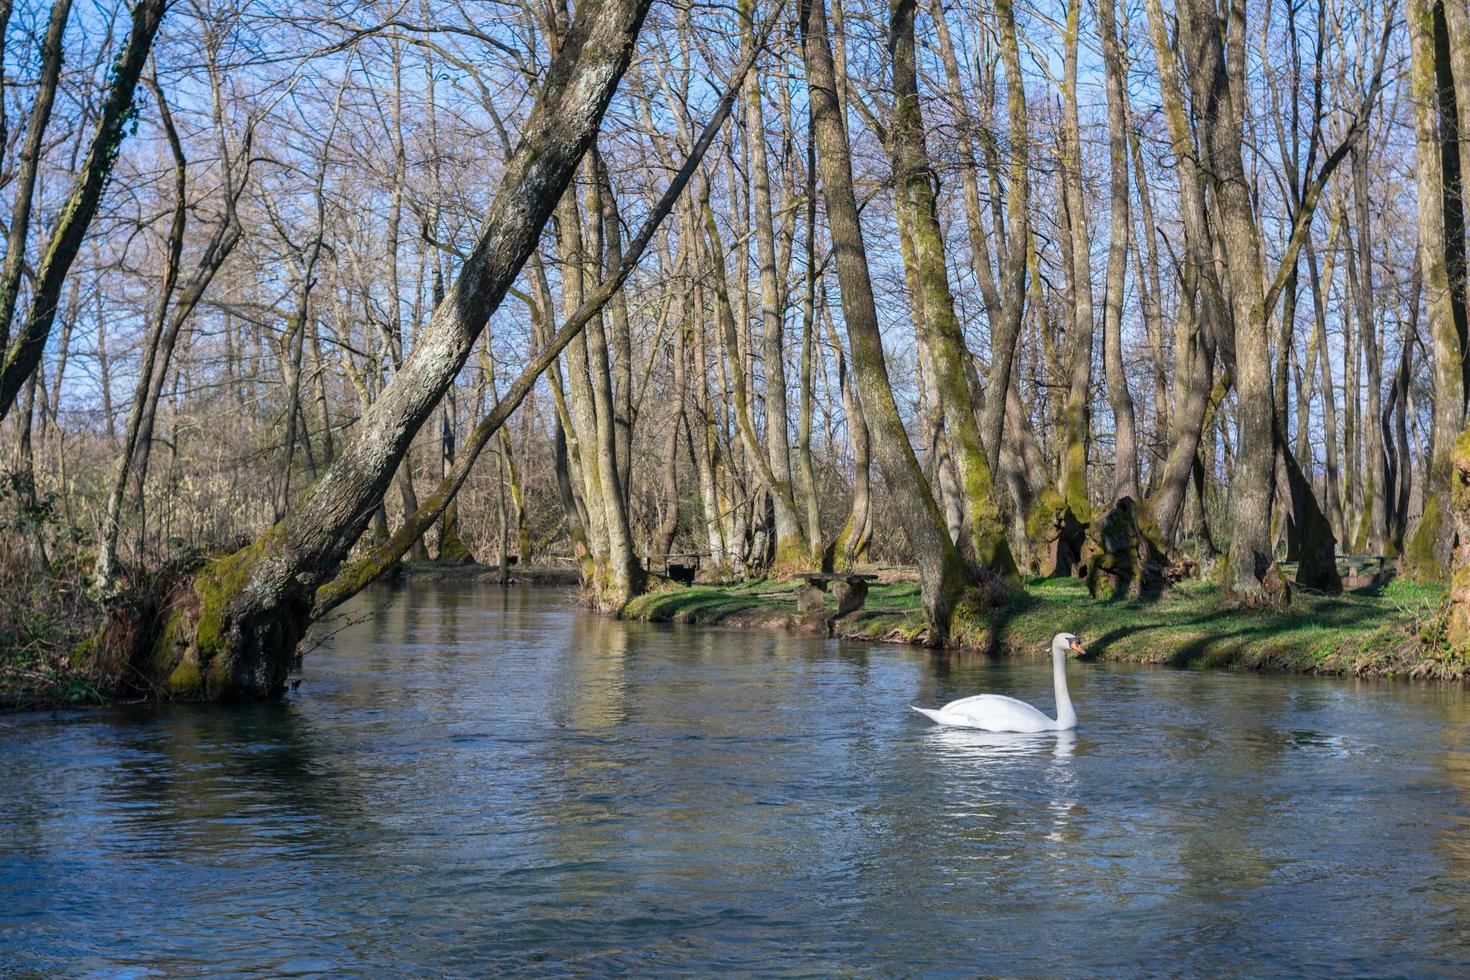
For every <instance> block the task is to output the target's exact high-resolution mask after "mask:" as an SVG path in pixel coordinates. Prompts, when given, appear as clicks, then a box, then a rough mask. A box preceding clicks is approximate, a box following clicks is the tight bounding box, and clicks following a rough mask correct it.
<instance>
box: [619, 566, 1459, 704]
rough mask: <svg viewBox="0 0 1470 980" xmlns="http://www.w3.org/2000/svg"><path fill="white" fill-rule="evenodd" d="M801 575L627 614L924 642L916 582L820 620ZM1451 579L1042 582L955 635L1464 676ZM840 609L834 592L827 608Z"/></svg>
mask: <svg viewBox="0 0 1470 980" xmlns="http://www.w3.org/2000/svg"><path fill="white" fill-rule="evenodd" d="M797 584H798V583H795V582H769V581H754V582H746V583H741V584H739V585H731V586H711V585H705V586H700V585H696V586H693V587H689V588H678V587H673V588H665V589H662V590H659V591H656V592H651V593H649V594H647V595H644V596H641V597H639V598H637V599H635V600H634V601H633V602H632V603H630V604H629V606H628V607H627V608H626V609H625V610H624V612H623V615H624V617H625V618H629V619H641V620H646V621H650V622H676V623H695V624H702V625H710V626H724V627H734V628H752V627H755V628H760V627H766V628H777V629H787V630H793V631H799V632H818V633H820V632H824V631H826V630H827V629H828V628H829V624H830V630H831V633H832V635H834V636H838V637H841V638H844V639H855V640H873V641H884V642H898V643H923V642H924V641H925V640H926V639H927V630H926V628H925V626H924V623H923V618H922V614H921V611H920V606H919V587H918V585H917V583H913V582H894V583H890V584H880V585H875V586H873V587H872V588H871V589H870V590H869V592H868V599H867V603H866V605H865V606H864V608H863V609H861V610H859V611H858V612H855V613H852V614H850V615H848V616H845V617H843V618H842V619H840V620H837V621H835V622H831V621H830V620H829V623H822V622H821V621H819V620H817V619H815V618H803V617H800V616H798V614H797V612H796V594H795V590H796V587H797ZM1442 595H1443V589H1442V588H1441V587H1440V586H1437V585H1436V586H1425V585H1419V584H1415V583H1411V582H1407V581H1392V582H1389V583H1387V584H1386V585H1381V586H1375V587H1371V588H1365V589H1358V590H1356V591H1353V592H1349V593H1346V594H1344V595H1342V596H1340V597H1335V598H1328V597H1324V596H1314V595H1307V594H1303V593H1297V594H1296V595H1294V596H1293V599H1292V604H1291V605H1290V606H1289V607H1288V608H1287V609H1285V610H1281V611H1269V612H1258V611H1251V610H1242V609H1239V608H1236V607H1231V606H1228V605H1226V604H1224V603H1222V602H1221V597H1220V590H1219V588H1218V586H1216V585H1214V584H1212V583H1205V582H1197V581H1191V582H1183V583H1180V584H1179V585H1176V586H1175V587H1174V588H1172V589H1171V590H1170V591H1169V592H1167V593H1166V594H1165V595H1164V596H1162V597H1160V598H1157V599H1153V600H1111V601H1110V600H1100V599H1093V598H1092V597H1091V596H1090V595H1088V592H1087V588H1086V585H1085V584H1084V583H1082V582H1081V581H1079V580H1076V579H1051V580H1045V581H1042V580H1034V581H1031V582H1029V583H1027V586H1026V590H1025V592H1024V593H1021V594H1018V595H1016V596H1015V597H1014V598H1012V599H1011V600H1009V601H1008V602H1007V603H1005V604H1004V605H1002V606H1000V607H998V608H995V609H992V610H990V611H988V612H985V613H983V614H975V613H973V612H970V613H967V612H966V611H964V610H962V611H961V613H960V614H957V615H956V620H955V625H954V629H953V634H954V635H953V637H952V645H953V646H954V647H956V648H958V649H961V650H969V651H973V652H980V653H986V654H1005V655H1016V656H1036V657H1040V656H1044V655H1045V654H1046V652H1047V650H1048V648H1049V644H1050V641H1051V638H1052V636H1054V635H1055V634H1056V633H1057V632H1060V631H1065V632H1070V633H1075V634H1077V636H1078V637H1080V638H1081V640H1082V642H1083V645H1084V646H1086V647H1087V651H1088V658H1089V659H1098V660H1108V661H1117V662H1125V663H1141V664H1160V665H1167V666H1173V667H1186V668H1189V667H1193V668H1207V667H1212V668H1224V669H1235V670H1262V671H1284V672H1293V673H1315V674H1351V675H1357V676H1371V677H1417V678H1425V679H1433V680H1455V681H1461V680H1464V679H1465V678H1466V676H1467V674H1470V662H1467V661H1466V660H1465V659H1464V658H1462V657H1458V656H1455V655H1454V654H1452V653H1450V652H1449V651H1448V650H1447V648H1446V647H1445V645H1444V644H1442V643H1437V642H1436V637H1437V636H1438V635H1439V631H1440V629H1441V627H1440V623H1441V617H1440V606H1441V602H1440V600H1441V598H1442ZM834 608H835V601H834V600H833V599H832V598H831V596H830V595H829V597H828V609H829V611H830V610H832V609H834Z"/></svg>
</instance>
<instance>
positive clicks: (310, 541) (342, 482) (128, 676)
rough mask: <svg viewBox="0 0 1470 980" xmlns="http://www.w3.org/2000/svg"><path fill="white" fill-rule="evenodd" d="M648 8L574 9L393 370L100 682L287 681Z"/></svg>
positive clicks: (228, 695)
mask: <svg viewBox="0 0 1470 980" xmlns="http://www.w3.org/2000/svg"><path fill="white" fill-rule="evenodd" d="M648 4H649V0H588V2H587V3H585V4H584V5H582V6H580V7H579V8H578V10H577V17H576V20H575V22H574V23H573V24H572V27H571V29H570V31H569V32H568V34H567V36H566V38H565V41H564V42H563V44H562V47H561V50H560V51H559V52H558V54H557V57H556V58H555V60H554V61H553V62H552V64H551V66H550V68H549V69H548V71H547V74H546V79H545V82H544V84H543V85H542V88H541V91H540V93H539V94H538V97H537V100H536V104H535V106H534V108H533V109H532V111H531V114H530V116H529V117H528V118H527V121H526V124H525V129H524V132H523V138H522V141H521V144H520V145H519V146H518V147H517V149H516V151H515V153H514V154H513V155H512V156H511V158H510V159H509V160H508V161H507V162H506V165H505V169H504V174H503V176H502V178H501V181H500V187H499V190H498V192H497V193H496V196H495V200H494V202H493V203H492V204H491V206H490V210H489V214H488V215H487V218H486V221H485V224H484V226H483V230H482V231H481V234H480V237H479V240H478V241H477V242H476V243H475V245H474V248H473V249H472V251H471V252H470V254H469V255H468V256H467V258H466V260H465V262H464V264H463V266H462V268H461V272H460V275H459V278H458V279H456V280H455V282H454V284H453V285H452V286H451V287H450V290H449V294H448V296H447V297H446V298H445V301H444V302H443V303H441V304H440V305H439V307H438V308H437V309H436V310H435V311H434V314H433V316H432V317H431V319H430V321H429V323H428V324H427V326H426V327H425V329H424V332H423V335H422V337H421V338H420V340H419V343H418V344H417V345H415V347H414V350H413V353H412V354H411V355H410V357H409V358H408V359H407V361H405V363H404V365H403V369H402V370H401V371H399V372H397V373H396V374H395V375H394V377H393V380H392V381H391V382H390V383H389V384H388V386H387V387H385V388H384V389H383V391H382V393H381V395H380V396H379V397H378V399H377V400H376V401H375V402H374V403H373V404H372V406H371V407H370V408H368V410H367V411H366V412H365V413H364V415H363V417H362V419H361V420H359V422H358V423H357V425H356V427H355V428H354V431H353V434H352V437H351V438H350V439H349V440H348V442H347V443H346V445H344V446H343V448H342V452H341V453H340V455H338V457H337V459H336V461H335V462H334V463H333V464H332V466H331V468H329V469H328V470H327V471H326V473H324V474H323V476H322V477H321V479H320V480H318V482H317V483H316V485H315V486H314V487H313V489H312V490H311V492H310V493H308V494H307V495H306V497H305V498H304V499H303V500H302V501H301V503H300V505H299V506H298V507H297V508H296V509H295V511H294V512H293V513H292V514H290V515H289V516H287V517H286V518H285V519H284V520H282V521H281V522H280V523H278V524H276V525H275V526H273V527H271V528H270V529H269V530H268V531H266V532H265V533H264V534H262V535H261V536H260V538H259V539H257V540H256V541H255V542H254V543H253V544H251V545H250V546H249V547H246V548H244V549H242V550H241V551H238V552H236V553H234V554H232V555H230V556H228V557H225V558H221V559H218V560H216V561H213V562H210V563H209V564H207V565H206V566H205V567H204V568H203V569H201V570H200V571H199V572H198V573H196V574H195V575H194V576H193V577H192V579H191V580H189V581H188V582H187V583H186V584H185V587H184V588H182V589H181V590H180V594H179V595H177V596H175V597H173V599H172V601H171V602H170V603H169V607H168V608H169V612H168V615H167V618H166V621H165V622H164V623H163V625H162V627H161V630H160V632H159V635H158V636H157V639H156V640H155V641H154V642H153V643H152V644H145V646H146V647H148V648H147V649H145V650H143V651H141V655H140V656H132V657H131V662H127V661H125V660H124V659H123V658H125V657H128V655H129V654H134V653H136V652H137V651H129V650H120V649H114V648H113V645H112V644H109V643H104V644H102V651H101V652H102V656H103V657H104V663H103V664H102V665H101V666H102V667H103V671H104V678H105V680H110V681H111V682H112V683H113V684H115V685H119V686H121V685H122V684H124V683H129V682H131V683H134V684H137V683H139V681H140V680H141V682H142V683H141V686H145V687H147V688H150V689H152V690H154V691H159V692H162V693H165V694H168V695H171V696H175V697H183V698H195V699H199V698H202V699H209V700H228V699H240V698H259V697H266V696H269V695H271V694H274V693H276V692H279V691H280V690H281V689H282V688H283V687H284V685H285V681H286V676H287V673H288V671H289V669H290V665H291V661H292V658H293V657H294V655H295V652H296V647H297V644H298V643H299V641H300V639H301V636H302V634H303V632H304V630H305V628H306V625H307V623H308V621H309V616H310V613H311V609H312V605H313V603H314V601H315V593H316V589H317V587H318V586H319V585H321V584H322V583H324V582H326V581H327V580H328V579H329V578H331V577H332V575H333V574H334V573H335V572H336V570H337V568H338V566H339V564H340V563H341V561H342V559H343V558H344V557H345V556H346V554H347V552H348V549H350V548H351V547H352V545H353V543H354V542H355V541H356V540H357V538H358V537H359V536H360V535H361V533H362V531H363V529H364V527H365V526H366V525H367V522H368V520H369V519H370V518H371V516H372V513H373V510H374V508H375V507H376V506H377V504H378V501H379V500H381V498H382V496H383V492H384V491H385V490H386V489H387V487H388V484H389V482H390V481H391V480H392V478H393V474H394V472H395V471H396V470H397V468H398V466H399V463H400V462H401V461H402V459H403V456H404V454H405V452H406V451H407V450H408V446H409V444H410V442H411V441H412V439H413V437H414V435H415V434H416V433H417V432H418V430H419V428H420V427H421V426H422V425H423V423H424V421H425V420H426V419H427V418H428V417H429V416H430V415H431V414H432V412H433V411H434V408H435V406H437V405H438V403H439V400H440V398H442V397H443V396H444V392H445V391H446V390H447V389H448V387H449V385H450V384H451V383H452V382H453V380H454V378H455V376H456V375H457V374H458V373H459V370H460V368H461V367H462V366H463V364H464V361H465V359H466V358H467V357H468V356H469V353H470V351H471V349H472V348H473V346H474V344H475V341H476V339H477V338H478V337H479V335H480V333H481V331H482V330H483V329H484V327H485V323H486V322H487V320H488V319H489V317H490V314H491V313H492V312H493V311H494V310H495V309H496V308H497V307H498V306H499V304H500V301H501V299H502V298H504V296H505V293H506V290H507V289H508V288H509V286H510V285H511V283H512V282H513V281H514V279H515V277H516V275H517V274H518V273H519V271H520V268H521V266H522V265H523V264H524V263H525V261H526V257H527V256H528V255H530V253H531V250H532V249H533V248H534V247H535V245H536V242H537V239H538V238H539V237H540V234H541V230H542V228H543V227H544V226H545V224H546V221H547V219H548V218H549V217H550V215H551V211H552V209H553V208H554V207H555V206H556V202H557V200H558V199H559V198H560V197H561V195H562V192H563V191H564V190H565V188H566V186H567V184H568V183H569V182H570V180H571V178H572V175H573V173H574V172H575V170H576V167H577V165H578V163H579V161H580V160H581V159H582V157H583V155H584V154H585V153H586V151H587V148H588V147H589V146H590V145H591V142H592V139H593V137H594V135H595V134H596V131H597V127H598V125H599V123H600V122H601V120H602V115H603V112H604V111H605V110H606V108H607V105H608V102H609V101H610V100H611V98H612V95H613V92H614V90H615V89H616V88H617V84H618V82H619V80H620V79H621V78H622V75H623V72H624V71H625V70H626V68H627V65H628V61H629V59H630V58H631V56H632V52H633V46H634V43H635V42H636V40H637V38H638V33H639V30H640V29H641V27H642V24H643V18H644V15H645V14H646V13H647V10H648Z"/></svg>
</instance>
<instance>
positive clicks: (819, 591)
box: [793, 572, 878, 619]
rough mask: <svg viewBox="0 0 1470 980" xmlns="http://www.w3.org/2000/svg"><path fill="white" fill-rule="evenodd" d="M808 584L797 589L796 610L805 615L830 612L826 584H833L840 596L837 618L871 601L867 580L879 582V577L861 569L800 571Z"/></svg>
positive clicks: (801, 577) (835, 591)
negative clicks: (851, 570) (847, 570)
mask: <svg viewBox="0 0 1470 980" xmlns="http://www.w3.org/2000/svg"><path fill="white" fill-rule="evenodd" d="M793 577H794V578H799V579H801V580H802V581H803V582H805V583H806V584H805V585H803V586H802V587H801V588H799V589H797V590H796V611H797V612H799V613H801V614H802V615H803V616H807V615H812V614H815V613H821V614H823V615H826V612H827V583H829V582H830V583H832V594H833V595H835V596H836V597H837V615H836V616H835V617H834V618H836V619H841V618H842V617H843V616H846V615H847V614H848V613H853V612H857V611H858V610H859V609H861V608H863V603H864V602H867V601H868V583H869V582H876V581H878V576H876V575H869V574H867V573H860V572H798V573H797V574H796V575H795V576H793Z"/></svg>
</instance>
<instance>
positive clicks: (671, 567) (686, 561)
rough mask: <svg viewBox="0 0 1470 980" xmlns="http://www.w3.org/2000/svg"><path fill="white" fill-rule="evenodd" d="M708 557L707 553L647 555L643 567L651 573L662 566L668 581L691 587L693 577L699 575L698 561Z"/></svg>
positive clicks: (677, 552) (684, 552) (678, 552)
mask: <svg viewBox="0 0 1470 980" xmlns="http://www.w3.org/2000/svg"><path fill="white" fill-rule="evenodd" d="M709 556H710V553H709V552H708V551H671V552H669V553H668V554H667V555H649V556H648V557H647V558H646V559H645V567H647V568H648V570H649V571H650V572H652V571H655V570H656V569H657V568H658V567H659V566H662V568H663V574H664V576H665V577H666V578H668V579H669V580H670V581H673V582H678V583H679V584H680V585H693V584H694V579H695V576H697V575H698V574H699V562H700V559H702V558H708V557H709Z"/></svg>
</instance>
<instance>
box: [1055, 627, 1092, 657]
mask: <svg viewBox="0 0 1470 980" xmlns="http://www.w3.org/2000/svg"><path fill="white" fill-rule="evenodd" d="M1068 650H1070V651H1072V652H1073V653H1075V654H1077V656H1079V657H1085V656H1087V651H1086V650H1084V649H1082V641H1081V640H1078V639H1077V637H1076V636H1075V635H1073V634H1071V633H1058V634H1057V635H1056V636H1055V637H1053V638H1052V641H1051V652H1052V653H1053V654H1057V655H1059V656H1063V657H1065V656H1066V655H1067V651H1068Z"/></svg>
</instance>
